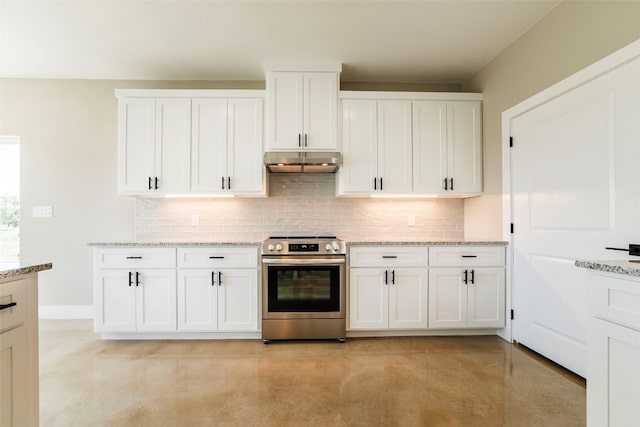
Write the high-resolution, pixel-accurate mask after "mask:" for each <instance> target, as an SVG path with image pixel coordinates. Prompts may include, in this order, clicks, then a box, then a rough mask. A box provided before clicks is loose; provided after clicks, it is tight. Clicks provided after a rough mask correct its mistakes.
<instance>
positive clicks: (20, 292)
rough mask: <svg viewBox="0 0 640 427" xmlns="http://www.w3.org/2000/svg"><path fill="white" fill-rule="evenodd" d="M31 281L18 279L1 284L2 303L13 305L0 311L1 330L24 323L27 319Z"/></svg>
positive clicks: (0, 297)
mask: <svg viewBox="0 0 640 427" xmlns="http://www.w3.org/2000/svg"><path fill="white" fill-rule="evenodd" d="M28 295H29V281H28V280H26V279H18V280H14V281H12V282H6V283H2V284H0V304H2V305H11V304H14V303H15V305H12V306H10V307H7V308H5V309H4V310H1V311H0V331H4V330H7V329H11V328H14V327H16V326H19V325H21V324H23V323H24V322H25V321H26V319H27V304H28V301H27V298H28Z"/></svg>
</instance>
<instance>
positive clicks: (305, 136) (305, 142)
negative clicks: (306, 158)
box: [304, 133, 307, 147]
mask: <svg viewBox="0 0 640 427" xmlns="http://www.w3.org/2000/svg"><path fill="white" fill-rule="evenodd" d="M304 146H305V147H306V146H307V134H306V133H305V134H304Z"/></svg>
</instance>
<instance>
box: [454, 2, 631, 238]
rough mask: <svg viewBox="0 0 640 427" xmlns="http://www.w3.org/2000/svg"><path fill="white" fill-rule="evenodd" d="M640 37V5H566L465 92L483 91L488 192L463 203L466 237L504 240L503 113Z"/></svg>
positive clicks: (500, 57)
mask: <svg viewBox="0 0 640 427" xmlns="http://www.w3.org/2000/svg"><path fill="white" fill-rule="evenodd" d="M638 38H640V1H624V2H616V1H587V2H583V1H570V2H563V3H561V4H560V5H559V6H558V7H557V8H555V9H554V10H553V11H551V13H549V14H548V15H547V16H546V17H545V18H544V19H542V20H541V21H540V22H538V23H537V24H536V25H535V26H533V27H532V28H531V29H530V30H529V31H527V32H526V33H524V34H523V35H522V36H521V37H520V38H519V39H518V40H516V41H515V42H514V43H513V44H511V45H510V46H509V47H508V48H507V49H505V50H504V51H503V52H502V53H501V54H500V55H498V56H497V57H496V58H495V59H494V60H493V61H491V62H490V63H489V64H488V65H487V66H486V67H484V68H483V69H482V70H481V71H480V72H479V73H478V74H477V75H476V76H474V77H473V78H471V79H470V80H469V81H467V82H466V83H465V84H464V85H463V87H462V89H463V90H464V91H469V92H483V93H484V101H483V127H484V129H483V134H484V135H483V143H484V189H485V195H483V196H482V197H477V198H472V199H467V200H466V201H465V237H466V238H467V239H482V238H488V239H500V238H501V230H502V228H501V227H502V208H501V193H502V175H501V169H502V163H501V162H502V151H501V150H502V148H501V137H502V136H501V132H502V129H501V126H502V117H501V115H502V112H503V111H505V110H507V109H508V108H510V107H512V106H514V105H516V104H518V103H520V102H521V101H524V100H525V99H527V98H529V97H530V96H532V95H534V94H536V93H538V92H540V91H541V90H543V89H545V88H547V87H549V86H551V85H552V84H554V83H556V82H558V81H560V80H562V79H564V78H565V77H568V76H570V75H572V74H574V73H575V72H577V71H579V70H581V69H582V68H584V67H586V66H588V65H590V64H592V63H594V62H596V61H598V60H599V59H602V58H604V57H605V56H607V55H608V54H610V53H612V52H614V51H616V50H618V49H620V48H622V47H624V46H626V45H627V44H629V43H631V42H633V41H635V40H637V39H638Z"/></svg>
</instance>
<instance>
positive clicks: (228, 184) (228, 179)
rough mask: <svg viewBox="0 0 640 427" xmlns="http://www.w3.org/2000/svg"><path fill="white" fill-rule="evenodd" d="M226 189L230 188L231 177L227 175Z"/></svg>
mask: <svg viewBox="0 0 640 427" xmlns="http://www.w3.org/2000/svg"><path fill="white" fill-rule="evenodd" d="M227 190H231V177H230V176H228V177H227Z"/></svg>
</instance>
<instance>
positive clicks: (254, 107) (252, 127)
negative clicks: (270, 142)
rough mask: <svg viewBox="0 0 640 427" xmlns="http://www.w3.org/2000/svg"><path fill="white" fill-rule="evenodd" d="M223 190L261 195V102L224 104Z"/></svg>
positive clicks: (230, 101)
mask: <svg viewBox="0 0 640 427" xmlns="http://www.w3.org/2000/svg"><path fill="white" fill-rule="evenodd" d="M228 105H229V106H228V125H227V128H228V129H229V136H228V144H227V146H228V151H227V156H228V157H227V164H228V172H227V177H228V181H227V184H228V185H229V184H230V188H227V189H228V190H229V191H231V192H232V193H234V194H265V191H266V187H265V185H264V180H265V170H266V169H265V167H264V163H263V160H262V153H263V148H262V100H261V99H230V100H229V102H228Z"/></svg>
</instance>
